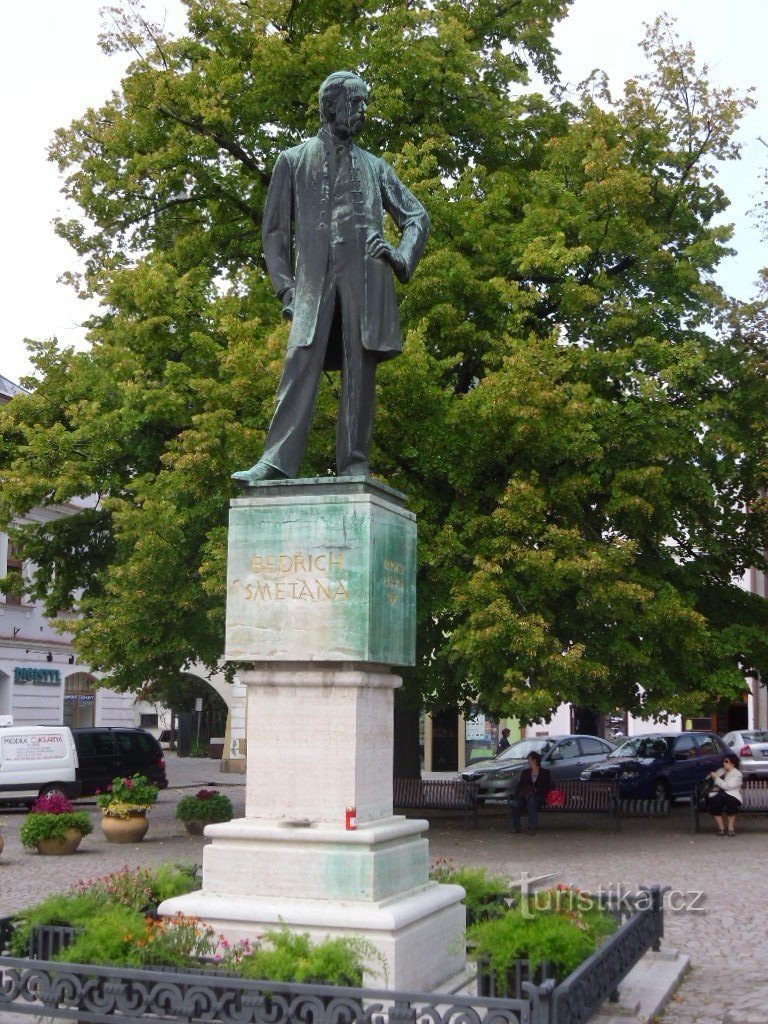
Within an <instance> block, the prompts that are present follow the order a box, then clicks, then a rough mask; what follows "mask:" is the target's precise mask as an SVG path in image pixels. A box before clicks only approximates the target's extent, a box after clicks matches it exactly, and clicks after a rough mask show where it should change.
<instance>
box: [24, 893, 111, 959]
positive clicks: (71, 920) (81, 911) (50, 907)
mask: <svg viewBox="0 0 768 1024" xmlns="http://www.w3.org/2000/svg"><path fill="white" fill-rule="evenodd" d="M100 907H101V900H100V897H99V895H98V893H93V892H79V893H76V894H73V893H71V892H70V893H63V892H57V893H53V895H51V896H47V897H46V898H45V899H44V900H42V901H41V902H40V903H36V904H35V905H34V906H33V907H28V908H27V909H26V910H23V911H22V912H21V913H19V914H16V915H15V917H14V929H13V935H12V936H11V952H12V953H13V955H14V956H26V955H27V950H28V948H29V936H30V933H31V931H32V928H33V927H34V926H35V925H41V924H60V925H68V926H71V927H74V928H77V927H80V926H82V925H83V924H85V923H86V922H87V921H89V920H90V919H91V918H92V917H93V916H94V915H95V914H97V913H98V911H99V909H100Z"/></svg>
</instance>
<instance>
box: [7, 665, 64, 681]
mask: <svg viewBox="0 0 768 1024" xmlns="http://www.w3.org/2000/svg"><path fill="white" fill-rule="evenodd" d="M13 681H14V683H16V684H18V685H19V686H23V685H25V684H26V683H32V685H33V686H61V672H60V671H59V669H57V668H21V667H20V666H17V667H16V668H15V669H14V670H13Z"/></svg>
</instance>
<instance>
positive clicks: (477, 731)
mask: <svg viewBox="0 0 768 1024" xmlns="http://www.w3.org/2000/svg"><path fill="white" fill-rule="evenodd" d="M465 728H466V732H465V739H468V740H484V739H485V715H483V714H477V715H473V716H472V718H468V719H467V720H466V724H465Z"/></svg>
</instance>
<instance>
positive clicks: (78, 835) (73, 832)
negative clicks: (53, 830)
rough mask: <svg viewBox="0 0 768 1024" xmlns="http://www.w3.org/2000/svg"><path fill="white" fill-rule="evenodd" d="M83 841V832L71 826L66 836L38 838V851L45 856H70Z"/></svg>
mask: <svg viewBox="0 0 768 1024" xmlns="http://www.w3.org/2000/svg"><path fill="white" fill-rule="evenodd" d="M82 841H83V833H82V832H79V831H78V830H77V829H76V828H69V829H67V834H66V835H65V836H57V837H56V838H55V839H40V840H38V843H37V852H38V853H40V854H42V855H43V856H44V857H69V856H71V855H72V854H73V853H74V852H75V851H76V850H77V848H78V846H79V845H80V843H81V842H82ZM0 842H1V840H0ZM1 848H2V847H0V849H1Z"/></svg>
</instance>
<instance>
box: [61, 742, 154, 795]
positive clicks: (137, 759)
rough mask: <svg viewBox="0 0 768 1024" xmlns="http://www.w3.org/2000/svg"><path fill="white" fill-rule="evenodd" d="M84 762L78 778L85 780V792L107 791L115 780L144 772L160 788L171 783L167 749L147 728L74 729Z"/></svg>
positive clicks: (78, 749)
mask: <svg viewBox="0 0 768 1024" xmlns="http://www.w3.org/2000/svg"><path fill="white" fill-rule="evenodd" d="M72 735H73V736H74V738H75V747H76V748H77V758H78V761H79V762H80V766H79V768H78V769H77V779H78V780H79V781H80V782H82V784H83V793H82V795H83V796H93V794H94V793H95V792H96V791H97V790H100V791H102V792H103V791H104V790H106V789H107V787H108V786H109V785H111V783H112V780H113V779H115V778H117V777H118V776H121V777H123V778H125V777H128V776H131V775H136V774H137V773H138V774H139V775H144V776H145V777H146V778H147V779H149V781H150V782H154V784H155V785H156V786H159V787H160V789H166V788H167V786H168V776H167V775H166V774H165V757H164V756H163V751H162V748H161V746H160V744H159V743H158V741H157V740H156V739H155V737H154V736H153V735H152V733H149V732H147V731H146V730H145V729H124V728H106V727H101V726H95V727H93V728H90V729H73V730H72Z"/></svg>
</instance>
